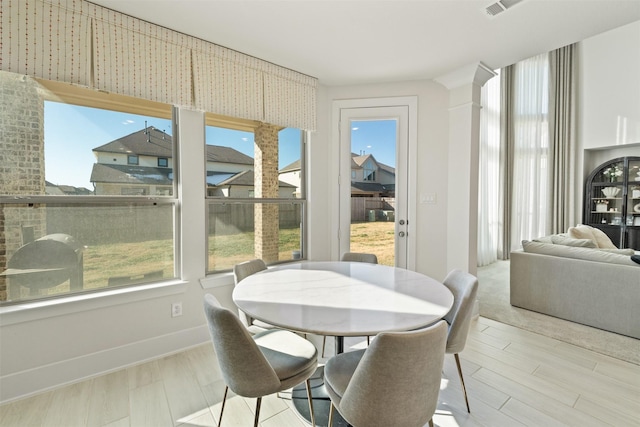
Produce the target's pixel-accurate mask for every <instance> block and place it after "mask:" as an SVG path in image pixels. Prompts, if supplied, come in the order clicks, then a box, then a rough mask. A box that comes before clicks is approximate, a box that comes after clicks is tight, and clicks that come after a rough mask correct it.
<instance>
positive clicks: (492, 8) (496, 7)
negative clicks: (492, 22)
mask: <svg viewBox="0 0 640 427" xmlns="http://www.w3.org/2000/svg"><path fill="white" fill-rule="evenodd" d="M521 1H522V0H499V1H497V2H495V3H493V4H491V5H489V6H487V8H486V12H487V15H489V16H491V17H493V16H496V15H498V14H500V13H502V12H504V11H505V10H507V9H509V8H510V7H513V6H514V5H515V4H518V3H520V2H521Z"/></svg>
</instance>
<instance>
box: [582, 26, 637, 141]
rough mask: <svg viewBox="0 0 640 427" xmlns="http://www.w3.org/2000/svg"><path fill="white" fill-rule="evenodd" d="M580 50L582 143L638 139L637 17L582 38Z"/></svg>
mask: <svg viewBox="0 0 640 427" xmlns="http://www.w3.org/2000/svg"><path fill="white" fill-rule="evenodd" d="M579 53H580V55H579V57H580V59H579V64H580V65H579V69H580V75H579V82H580V83H579V85H580V92H579V93H580V104H581V107H582V108H581V110H580V120H579V125H580V128H579V132H578V135H579V138H580V140H581V143H582V147H583V148H584V149H592V148H597V147H607V146H613V145H623V144H630V143H640V21H638V22H634V23H632V24H628V25H625V26H623V27H620V28H617V29H614V30H611V31H608V32H606V33H603V34H600V35H597V36H594V37H591V38H588V39H586V40H584V41H582V42H581V43H580V49H579Z"/></svg>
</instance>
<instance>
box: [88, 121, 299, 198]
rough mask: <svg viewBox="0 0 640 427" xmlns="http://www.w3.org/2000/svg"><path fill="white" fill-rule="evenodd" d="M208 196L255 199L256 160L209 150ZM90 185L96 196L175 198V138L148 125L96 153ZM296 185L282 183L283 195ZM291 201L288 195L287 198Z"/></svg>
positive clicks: (227, 149) (230, 151)
mask: <svg viewBox="0 0 640 427" xmlns="http://www.w3.org/2000/svg"><path fill="white" fill-rule="evenodd" d="M206 150H207V152H206V156H207V194H208V195H209V196H221V197H236V198H242V197H253V158H252V157H249V156H247V155H246V154H243V153H241V152H239V151H237V150H235V149H233V148H230V147H223V146H218V145H207V147H206ZM93 153H94V155H95V156H96V163H95V164H94V165H93V170H92V172H91V179H90V180H91V182H92V183H93V185H94V188H95V194H96V195H123V196H127V195H129V196H130V195H145V196H171V195H172V193H173V152H172V138H171V135H169V134H167V133H165V132H164V131H161V130H160V129H157V128H155V127H153V126H149V127H147V128H145V129H142V130H140V131H137V132H134V133H131V134H129V135H126V136H123V137H122V138H119V139H116V140H115V141H111V142H109V143H107V144H104V145H101V146H100V147H97V148H94V149H93ZM291 192H293V189H292V186H290V185H288V184H286V183H280V194H281V196H282V195H283V194H291ZM286 197H289V196H286Z"/></svg>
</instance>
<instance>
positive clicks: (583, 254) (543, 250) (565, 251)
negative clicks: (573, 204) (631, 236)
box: [522, 240, 640, 267]
mask: <svg viewBox="0 0 640 427" xmlns="http://www.w3.org/2000/svg"><path fill="white" fill-rule="evenodd" d="M522 249H523V250H524V252H529V253H535V254H541V255H550V256H557V257H564V258H573V259H582V260H585V261H595V262H604V263H608V264H622V265H632V266H635V267H638V266H639V265H640V264H636V263H635V262H633V261H631V257H630V256H629V255H621V254H617V253H612V252H608V251H599V250H593V249H590V248H578V247H573V246H565V245H554V244H550V243H539V242H531V241H529V240H523V241H522Z"/></svg>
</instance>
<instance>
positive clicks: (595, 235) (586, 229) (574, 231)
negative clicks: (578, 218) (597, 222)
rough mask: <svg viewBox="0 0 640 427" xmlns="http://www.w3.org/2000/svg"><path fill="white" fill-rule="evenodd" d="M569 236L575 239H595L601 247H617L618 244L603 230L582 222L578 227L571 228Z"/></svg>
mask: <svg viewBox="0 0 640 427" xmlns="http://www.w3.org/2000/svg"><path fill="white" fill-rule="evenodd" d="M569 236H571V237H573V238H574V239H591V240H593V241H595V242H596V245H598V247H599V248H601V249H617V248H616V245H614V244H613V242H612V241H611V239H609V236H607V235H606V234H605V233H604V232H603V231H602V230H599V229H597V228H593V227H590V226H588V225H583V224H580V225H578V226H577V227H571V228H569Z"/></svg>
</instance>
